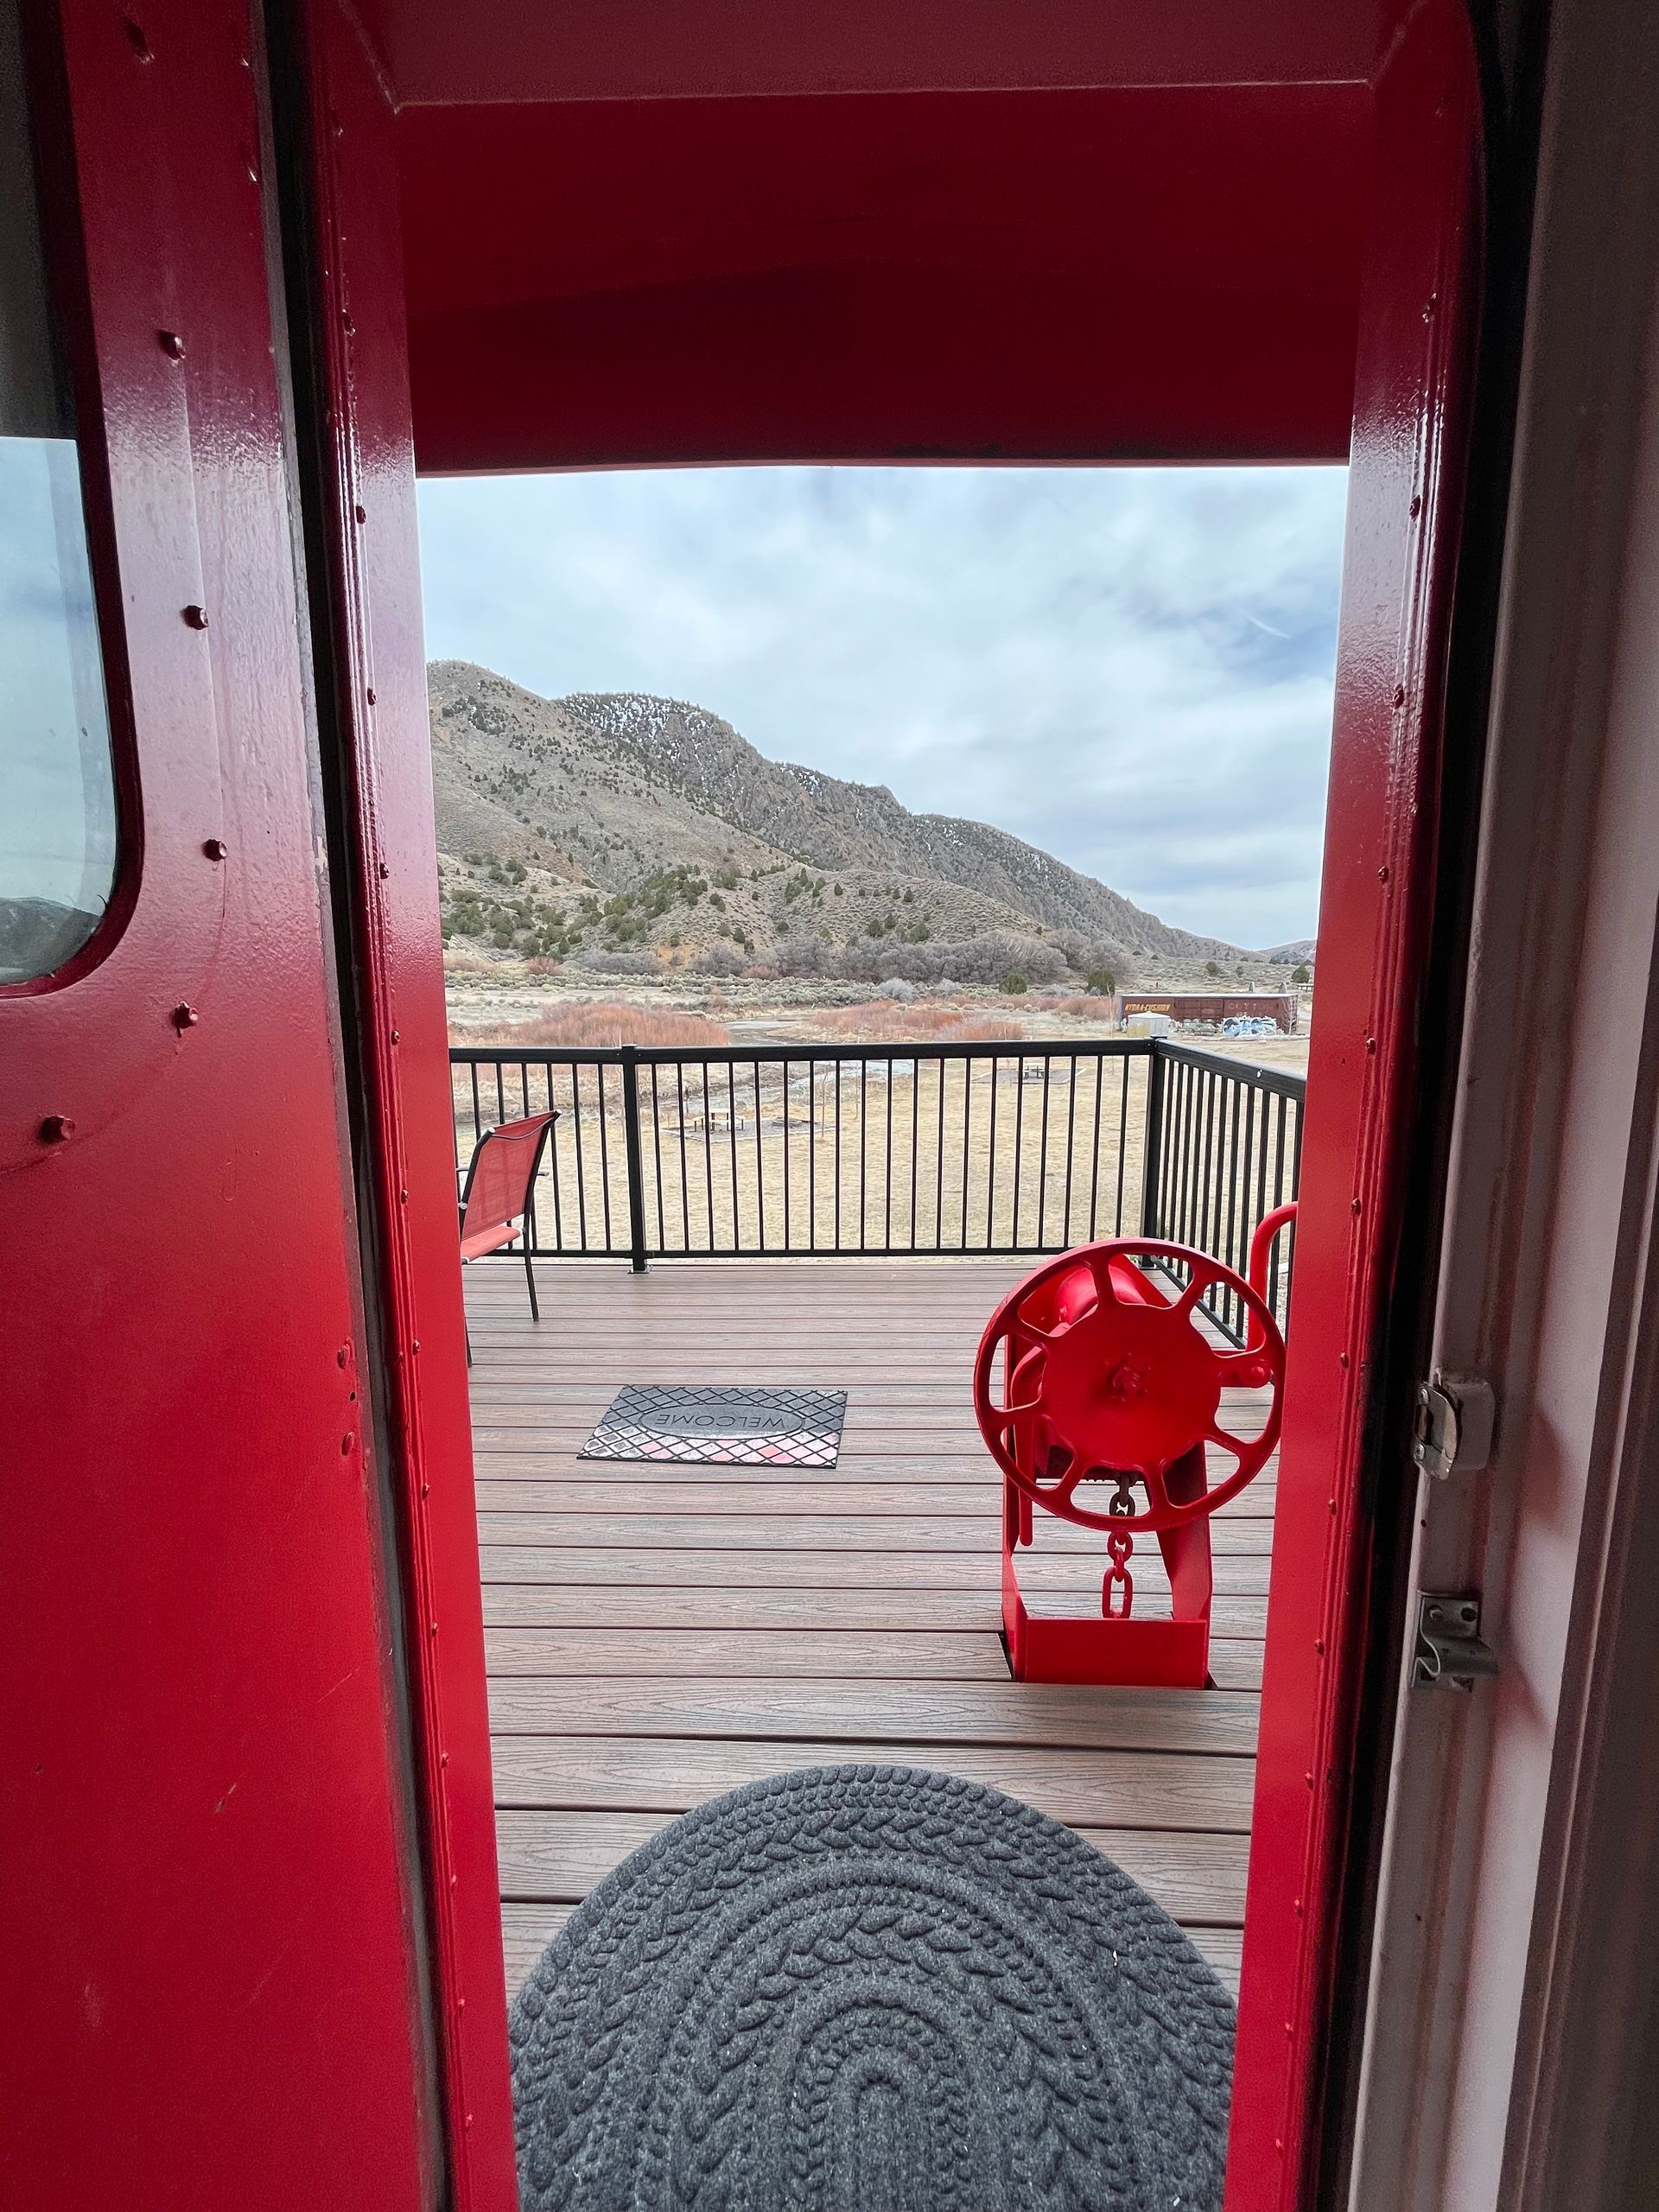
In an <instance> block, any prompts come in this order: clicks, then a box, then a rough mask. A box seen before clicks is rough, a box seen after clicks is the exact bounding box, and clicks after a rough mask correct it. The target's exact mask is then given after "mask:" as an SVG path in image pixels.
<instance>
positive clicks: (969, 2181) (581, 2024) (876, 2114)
mask: <svg viewBox="0 0 1659 2212" xmlns="http://www.w3.org/2000/svg"><path fill="white" fill-rule="evenodd" d="M1232 2049H1233V2008H1232V2005H1231V2003H1230V2000H1229V1999H1228V1997H1227V1995H1226V1993H1225V1992H1224V1990H1223V1988H1222V1986H1221V1984H1220V1983H1219V1982H1218V1981H1217V1980H1216V1978H1215V1976H1214V1974H1211V1971H1210V1969H1209V1967H1207V1966H1206V1965H1205V1963H1204V1961H1203V1960H1202V1959H1200V1958H1199V1956H1198V1953H1197V1952H1196V1951H1195V1950H1194V1949H1193V1948H1192V1944H1191V1943H1190V1942H1188V1941H1187V1939H1186V1937H1185V1936H1184V1935H1183V1934H1182V1933H1181V1931H1180V1929H1179V1928H1178V1927H1177V1926H1176V1925H1175V1923H1174V1922H1173V1920H1171V1919H1169V1918H1168V1916H1166V1914H1165V1913H1164V1912H1162V1911H1161V1910H1160V1908H1159V1907H1158V1906H1157V1905H1155V1904H1154V1903H1153V1902H1152V1900H1151V1898H1150V1897H1147V1894H1146V1892H1145V1891H1143V1890H1141V1888H1140V1887H1139V1886H1138V1885H1136V1884H1135V1883H1134V1882H1132V1881H1131V1880H1130V1879H1129V1878H1128V1875H1127V1874H1124V1873H1122V1872H1121V1871H1120V1870H1119V1869H1118V1868H1117V1867H1116V1866H1113V1865H1112V1864H1111V1862H1110V1861H1109V1859H1103V1858H1102V1857H1101V1856H1100V1854H1099V1853H1097V1852H1096V1851H1095V1850H1093V1849H1092V1848H1091V1847H1090V1846H1089V1845H1088V1844H1086V1843H1084V1841H1083V1840H1082V1839H1081V1838H1080V1837H1078V1836H1076V1835H1073V1834H1071V1831H1070V1829H1068V1828H1064V1827H1060V1826H1059V1825H1058V1822H1056V1821H1051V1820H1048V1819H1046V1817H1045V1816H1044V1815H1042V1814H1040V1813H1034V1812H1033V1811H1032V1810H1031V1808H1030V1807H1029V1806H1026V1805H1020V1804H1016V1803H1015V1802H1014V1800H1013V1799H1012V1798H1009V1797H1004V1796H1000V1795H999V1794H998V1793H997V1792H996V1791H995V1790H993V1789H980V1788H979V1787H977V1786H976V1784H974V1783H967V1782H957V1781H955V1780H953V1779H952V1778H951V1777H949V1776H946V1775H941V1774H929V1773H925V1772H922V1771H920V1770H916V1769H912V1768H904V1767H867V1766H866V1767H859V1766H842V1767H820V1768H817V1769H815V1770H809V1771H807V1772H804V1773H796V1774H789V1775H782V1776H779V1777H776V1778H775V1779H773V1780H772V1781H769V1782H760V1783H752V1784H750V1785H749V1786H748V1787H747V1788H746V1789H737V1790H734V1791H733V1792H732V1794H731V1795H730V1796H728V1797H721V1798H719V1799H717V1800H716V1801H715V1802H714V1803H713V1804H710V1805H704V1806H702V1807H700V1808H698V1810H696V1812H693V1813H688V1814H687V1815H686V1816H685V1817H684V1819H683V1820H680V1821H676V1822H675V1823H674V1824H673V1826H672V1827H669V1828H666V1829H665V1830H664V1832H663V1834H660V1835H658V1836H655V1837H653V1838H652V1840H651V1841H650V1842H649V1843H647V1844H646V1845H645V1846H644V1847H643V1848H642V1849H640V1850H639V1851H636V1852H635V1853H634V1854H633V1856H632V1858H631V1859H626V1860H625V1861H624V1863H623V1864H622V1865H621V1866H619V1867H618V1868H617V1870H616V1872H614V1873H613V1874H612V1875H610V1876H609V1877H608V1878H607V1879H606V1880H605V1881H604V1882H602V1883H601V1885H600V1886H599V1888H598V1889H596V1890H595V1891H594V1893H593V1895H592V1896H591V1897H588V1900H587V1902H586V1904H582V1905H581V1906H579V1907H578V1908H577V1910H576V1911H575V1913H573V1914H572V1916H571V1917H570V1919H569V1922H568V1923H567V1924H566V1926H565V1928H564V1929H563V1931H562V1932H561V1934H560V1935H559V1936H557V1937H556V1940H555V1941H554V1942H553V1943H552V1944H551V1945H550V1947H549V1948H548V1950H547V1951H546V1953H545V1954H544V1955H543V1958H542V1960H541V1962H540V1963H539V1965H538V1966H537V1968H536V1970H535V1972H534V1973H533V1974H531V1977H530V1979H529V1980H528V1981H527V1982H526V1983H525V1984H524V1988H523V1989H522V1990H521V1991H520V1992H519V1993H518V1999H516V2001H515V2003H514V2005H513V2008H512V2083H513V2099H514V2103H515V2106H516V2107H517V2115H518V2179H519V2188H520V2191H521V2194H522V2197H523V2212H553V2208H555V2207H558V2208H559V2212H625V2209H626V2212H682V2209H683V2212H1085V2208H1086V2212H1170V2209H1171V2208H1175V2207H1181V2208H1184V2212H1214V2208H1216V2207H1217V2206H1219V2204H1220V2202H1221V2191H1222V2164H1223V2155H1224V2143H1225V2137H1226V2126H1227V2101H1228V2094H1229V2088H1230V2078H1231V2070H1232Z"/></svg>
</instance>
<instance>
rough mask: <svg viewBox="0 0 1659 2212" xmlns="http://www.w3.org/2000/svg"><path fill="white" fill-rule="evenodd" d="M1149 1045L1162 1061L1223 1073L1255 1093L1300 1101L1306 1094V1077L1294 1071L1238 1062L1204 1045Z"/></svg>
mask: <svg viewBox="0 0 1659 2212" xmlns="http://www.w3.org/2000/svg"><path fill="white" fill-rule="evenodd" d="M1147 1041H1148V1042H1149V1043H1150V1044H1152V1045H1153V1046H1154V1048H1155V1050H1156V1052H1157V1054H1158V1056H1159V1058H1160V1059H1166V1060H1175V1061H1178V1062H1179V1063H1180V1064H1182V1065H1185V1066H1188V1067H1201V1068H1210V1069H1211V1070H1217V1071H1221V1072H1223V1073H1224V1074H1227V1075H1230V1076H1232V1077H1234V1078H1235V1079H1236V1081H1238V1082H1240V1083H1247V1084H1249V1086H1250V1088H1251V1090H1271V1091H1275V1092H1276V1093H1277V1094H1278V1095H1279V1096H1280V1097H1281V1098H1300V1097H1302V1096H1305V1094H1306V1090H1307V1077H1306V1076H1305V1075H1300V1074H1299V1073H1297V1072H1296V1071H1295V1070H1294V1069H1292V1068H1264V1067H1263V1066H1262V1065H1261V1063H1260V1062H1259V1061H1256V1060H1244V1059H1239V1058H1236V1057H1235V1056H1234V1054H1232V1053H1231V1052H1206V1051H1205V1048H1204V1046H1202V1045H1177V1044H1173V1043H1172V1042H1171V1040H1170V1039H1168V1038H1167V1037H1158V1038H1152V1039H1148V1040H1147Z"/></svg>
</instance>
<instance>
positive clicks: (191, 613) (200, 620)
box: [179, 602, 207, 630]
mask: <svg viewBox="0 0 1659 2212" xmlns="http://www.w3.org/2000/svg"><path fill="white" fill-rule="evenodd" d="M179 612H180V613H181V615H182V616H183V617H184V620H185V624H186V626H187V627H188V628H189V629H192V630H205V629H206V628H207V608H206V607H197V606H196V605H195V604H194V602H192V604H191V605H190V606H188V607H181V608H180V609H179Z"/></svg>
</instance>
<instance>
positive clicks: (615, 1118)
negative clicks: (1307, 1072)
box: [449, 1038, 1304, 1333]
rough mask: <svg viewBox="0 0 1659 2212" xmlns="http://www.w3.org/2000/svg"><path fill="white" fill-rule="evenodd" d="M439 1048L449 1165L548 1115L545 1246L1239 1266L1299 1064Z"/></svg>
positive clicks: (695, 1253) (537, 1247)
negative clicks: (1186, 1248)
mask: <svg viewBox="0 0 1659 2212" xmlns="http://www.w3.org/2000/svg"><path fill="white" fill-rule="evenodd" d="M449 1057H450V1061H451V1064H452V1065H451V1075H452V1079H453V1084H454V1108H455V1137H456V1158H457V1163H458V1165H459V1166H461V1167H463V1168H464V1166H465V1164H466V1162H467V1160H469V1159H470V1158H471V1155H472V1151H473V1147H474V1146H475V1145H476V1143H477V1141H478V1140H479V1138H480V1136H481V1135H483V1133H484V1131H485V1130H486V1128H492V1127H493V1125H494V1124H495V1123H496V1122H502V1121H508V1120H512V1119H514V1118H516V1117H518V1116H521V1115H525V1114H533V1113H539V1112H541V1111H543V1110H544V1109H547V1108H550V1107H551V1108H553V1109H556V1112H557V1114H558V1116H559V1118H558V1120H557V1121H556V1122H555V1123H554V1125H553V1128H552V1130H551V1132H550V1140H549V1142H548V1144H547V1147H546V1148H545V1151H544V1152H543V1158H542V1166H541V1172H540V1173H539V1175H538V1176H537V1182H536V1185H535V1189H534V1191H533V1193H532V1205H531V1249H532V1250H533V1251H534V1252H535V1253H536V1254H537V1255H538V1256H539V1257H542V1258H546V1259H568V1258H602V1257H604V1258H618V1259H626V1260H629V1261H631V1262H632V1265H633V1266H634V1267H635V1268H644V1267H645V1265H646V1264H647V1262H650V1261H652V1260H669V1259H682V1258H703V1259H737V1258H744V1257H761V1256H784V1255H810V1254H817V1255H822V1256H824V1257H829V1256H836V1255H839V1256H849V1255H858V1254H866V1255H870V1256H872V1257H874V1256H876V1255H888V1256H892V1255H899V1254H906V1255H909V1254H920V1255H927V1254H938V1255H950V1254H955V1255H957V1256H959V1257H962V1256H987V1255H1005V1256H1008V1257H1017V1256H1024V1255H1031V1256H1033V1257H1035V1256H1039V1255H1042V1254H1044V1253H1048V1252H1059V1251H1065V1249H1068V1248H1069V1247H1070V1246H1071V1245H1073V1244H1079V1243H1088V1242H1090V1241H1091V1240H1092V1239H1094V1238H1096V1237H1102V1236H1128V1235H1133V1234H1136V1233H1140V1234H1143V1235H1147V1236H1161V1237H1166V1238H1169V1239H1171V1240H1173V1241H1176V1242H1179V1243H1193V1244H1197V1245H1198V1246H1200V1247H1201V1248H1202V1249H1205V1251H1208V1252H1211V1253H1212V1254H1214V1255H1215V1256H1217V1258H1220V1259H1224V1260H1226V1261H1227V1262H1229V1263H1230V1265H1232V1266H1234V1267H1236V1268H1238V1269H1239V1270H1240V1271H1241V1272H1242V1271H1243V1268H1244V1266H1245V1263H1246V1261H1247V1259H1248V1255H1249V1242H1250V1236H1251V1234H1252V1232H1253V1231H1254V1230H1255V1224H1256V1223H1257V1222H1258V1221H1259V1220H1260V1219H1261V1218H1262V1216H1263V1215H1264V1214H1265V1213H1267V1212H1268V1211H1270V1210H1271V1209H1272V1208H1273V1207H1274V1206H1275V1205H1279V1204H1281V1203H1282V1201H1283V1200H1284V1199H1286V1198H1294V1196H1295V1192H1296V1185H1297V1179H1298V1174H1299V1170H1300V1156H1301V1122H1302V1093H1303V1088H1304V1085H1303V1079H1302V1077H1300V1076H1294V1075H1289V1074H1286V1073H1283V1072H1281V1071H1278V1070H1274V1069H1268V1068H1258V1067H1255V1066H1253V1065H1250V1064H1249V1063H1248V1062H1246V1061H1243V1060H1236V1059H1232V1058H1226V1057H1224V1056H1223V1055H1220V1054H1217V1053H1210V1052H1203V1051H1202V1050H1198V1049H1194V1048H1192V1047H1189V1046H1179V1045H1171V1044H1169V1043H1167V1042H1166V1041H1165V1040H1164V1039H1142V1038H1114V1039H1102V1040H1098V1041H1089V1042H1079V1043H1071V1042H1066V1043H1056V1044H1052V1045H1049V1044H1036V1045H1022V1046H1007V1045H1004V1044H957V1045H945V1044H927V1043H917V1044H913V1045H911V1044H904V1045H865V1046H856V1047H854V1048H850V1049H842V1048H836V1047H829V1048H825V1047H810V1048H802V1047H798V1046H761V1047H754V1048H746V1047H743V1046H722V1047H719V1048H708V1049H705V1048H701V1047H683V1046H666V1047H656V1046H652V1047H644V1046H642V1047H639V1048H636V1047H633V1046H616V1047H613V1048H611V1049H608V1050H607V1049H589V1048H576V1049H570V1048H563V1047H547V1048H538V1047H535V1046H531V1047H527V1048H519V1049H512V1050H506V1049H503V1048H500V1047H487V1046H486V1047H473V1046H466V1047H463V1046H457V1047H456V1048H454V1050H452V1052H451V1053H450V1056H449ZM1288 1243H1289V1240H1288V1238H1282V1239H1281V1240H1280V1246H1279V1249H1278V1252H1277V1253H1276V1254H1275V1258H1274V1268H1273V1271H1272V1274H1271V1275H1270V1278H1269V1286H1270V1289H1271V1291H1272V1294H1273V1302H1274V1306H1275V1307H1276V1309H1277V1310H1278V1311H1279V1313H1280V1314H1281V1318H1282V1315H1283V1312H1284V1303H1285V1291H1286V1287H1287V1283H1288V1280H1289V1252H1288ZM1233 1303H1234V1301H1230V1300H1222V1301H1219V1302H1218V1305H1217V1315H1216V1318H1217V1319H1218V1320H1219V1321H1220V1322H1221V1323H1222V1325H1223V1326H1224V1327H1225V1328H1227V1329H1229V1330H1230V1331H1231V1332H1235V1333H1236V1331H1237V1328H1238V1325H1239V1323H1240V1320H1241V1318H1242V1317H1241V1316H1240V1315H1239V1314H1238V1313H1236V1312H1234V1311H1233V1310H1232V1306H1233Z"/></svg>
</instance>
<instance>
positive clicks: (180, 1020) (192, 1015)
mask: <svg viewBox="0 0 1659 2212" xmlns="http://www.w3.org/2000/svg"><path fill="white" fill-rule="evenodd" d="M200 1020H201V1016H200V1014H198V1013H197V1012H196V1009H195V1008H194V1007H193V1006H192V1005H191V1004H190V1003H189V1002H188V1000H181V1001H180V1003H179V1004H178V1005H177V1006H175V1007H174V1009H173V1027H175V1029H194V1027H195V1026H196V1024H197V1023H198V1022H199V1021H200Z"/></svg>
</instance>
